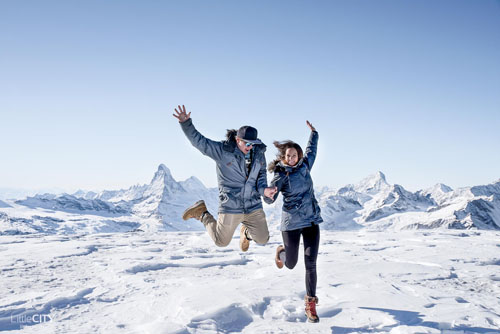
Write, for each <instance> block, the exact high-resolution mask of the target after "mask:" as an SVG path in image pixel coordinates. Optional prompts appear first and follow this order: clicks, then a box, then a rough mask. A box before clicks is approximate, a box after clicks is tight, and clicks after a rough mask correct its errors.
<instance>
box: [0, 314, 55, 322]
mask: <svg viewBox="0 0 500 334" xmlns="http://www.w3.org/2000/svg"><path fill="white" fill-rule="evenodd" d="M49 321H52V317H51V316H50V315H49V314H33V315H23V314H20V315H16V316H13V315H11V316H10V322H11V323H16V324H29V323H36V324H39V323H43V322H49Z"/></svg>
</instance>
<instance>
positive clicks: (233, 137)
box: [226, 129, 238, 141]
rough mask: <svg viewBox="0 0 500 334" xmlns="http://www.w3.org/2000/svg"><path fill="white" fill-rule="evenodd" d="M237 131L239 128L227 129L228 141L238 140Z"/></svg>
mask: <svg viewBox="0 0 500 334" xmlns="http://www.w3.org/2000/svg"><path fill="white" fill-rule="evenodd" d="M236 133H238V130H235V129H227V132H226V140H227V141H236Z"/></svg>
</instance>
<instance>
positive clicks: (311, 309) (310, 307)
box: [304, 295, 319, 322]
mask: <svg viewBox="0 0 500 334" xmlns="http://www.w3.org/2000/svg"><path fill="white" fill-rule="evenodd" d="M304 301H305V304H306V316H307V320H308V321H309V322H319V317H318V314H317V313H316V304H318V297H309V296H307V295H306V296H305V297H304Z"/></svg>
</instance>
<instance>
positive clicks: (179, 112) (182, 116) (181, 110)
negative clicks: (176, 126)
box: [172, 105, 191, 123]
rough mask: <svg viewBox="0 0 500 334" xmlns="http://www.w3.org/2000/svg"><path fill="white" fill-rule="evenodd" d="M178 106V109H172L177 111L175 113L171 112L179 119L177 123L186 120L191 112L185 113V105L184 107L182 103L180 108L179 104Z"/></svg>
mask: <svg viewBox="0 0 500 334" xmlns="http://www.w3.org/2000/svg"><path fill="white" fill-rule="evenodd" d="M177 107H178V108H179V110H177V108H176V109H174V110H175V112H176V113H177V115H176V114H172V115H174V117H175V118H177V119H178V120H179V123H184V122H185V121H187V120H188V119H189V118H190V117H191V112H189V113H186V107H184V105H182V108H181V106H177Z"/></svg>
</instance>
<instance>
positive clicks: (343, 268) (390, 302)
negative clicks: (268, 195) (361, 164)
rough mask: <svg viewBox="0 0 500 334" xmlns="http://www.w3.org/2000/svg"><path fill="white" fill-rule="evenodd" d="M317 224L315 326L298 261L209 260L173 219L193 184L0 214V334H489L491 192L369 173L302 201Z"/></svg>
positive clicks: (496, 213) (6, 204)
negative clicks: (312, 204)
mask: <svg viewBox="0 0 500 334" xmlns="http://www.w3.org/2000/svg"><path fill="white" fill-rule="evenodd" d="M316 197H317V199H318V202H319V203H320V207H321V209H322V216H323V218H324V220H325V222H324V223H323V224H321V225H320V226H321V242H320V253H319V256H318V289H317V296H318V297H319V305H318V306H317V309H318V313H319V316H320V318H321V321H320V323H319V324H311V323H307V322H306V318H305V315H304V305H303V303H304V302H303V298H304V295H305V293H306V292H305V283H304V275H305V269H304V262H303V250H302V249H301V251H300V252H301V253H300V256H299V262H298V264H297V266H296V267H295V268H294V269H293V270H289V269H286V268H284V269H281V270H280V269H278V268H276V266H275V264H274V256H275V249H276V247H277V246H278V245H279V244H281V243H282V238H281V235H280V233H279V231H278V227H279V223H280V218H281V205H282V204H281V203H282V199H281V196H280V197H279V198H278V200H277V201H276V203H274V204H273V205H265V211H266V217H267V220H268V224H269V226H270V233H271V238H270V241H269V243H268V244H266V245H265V246H258V245H256V244H254V243H253V242H252V243H251V246H250V250H249V251H248V252H246V253H243V252H241V251H239V249H238V242H239V240H238V239H239V237H238V233H235V236H234V238H233V240H232V242H231V244H230V245H229V246H228V247H226V248H219V247H216V246H215V245H214V243H213V241H212V240H211V239H210V238H209V237H208V235H207V234H206V232H204V228H203V225H202V224H201V223H200V222H198V221H195V220H190V221H183V220H182V219H181V214H182V212H183V211H184V209H185V208H186V207H187V206H189V205H191V204H192V203H194V202H195V201H197V200H199V199H204V200H205V201H206V203H207V205H208V208H209V210H210V211H211V212H214V213H215V212H216V210H217V201H218V192H217V189H215V188H206V187H205V186H204V185H203V184H202V183H201V182H200V181H199V180H198V179H196V178H195V177H191V178H189V179H187V180H185V181H176V180H174V179H173V177H172V175H171V173H170V170H169V169H168V168H167V167H166V166H165V165H163V164H162V165H160V166H159V167H158V169H157V171H156V173H155V174H154V176H153V179H152V181H151V182H150V183H149V184H146V185H134V186H132V187H130V188H128V189H123V190H113V191H101V192H88V191H78V192H76V193H74V194H59V195H55V194H41V195H36V196H32V197H27V198H26V199H23V200H17V201H16V200H12V199H8V200H3V201H1V202H0V255H1V256H0V286H1V287H2V289H0V331H6V332H9V333H177V334H190V333H200V334H202V333H203V334H212V333H269V334H271V333H500V270H499V269H500V256H499V254H500V231H499V229H500V181H497V182H495V183H492V184H489V185H484V186H475V187H467V188H460V189H456V190H453V189H451V188H449V187H447V186H445V185H442V184H438V185H436V186H434V187H432V188H430V189H426V190H421V191H418V192H415V193H412V192H409V191H407V190H405V189H404V188H403V187H402V186H400V185H391V184H389V183H388V182H387V179H386V177H385V175H384V174H383V173H381V172H378V173H375V174H374V175H371V176H369V177H367V178H365V179H364V180H362V181H361V182H359V183H358V184H351V185H347V186H345V187H342V188H340V189H338V190H335V189H330V188H328V187H325V188H323V189H320V190H316Z"/></svg>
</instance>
